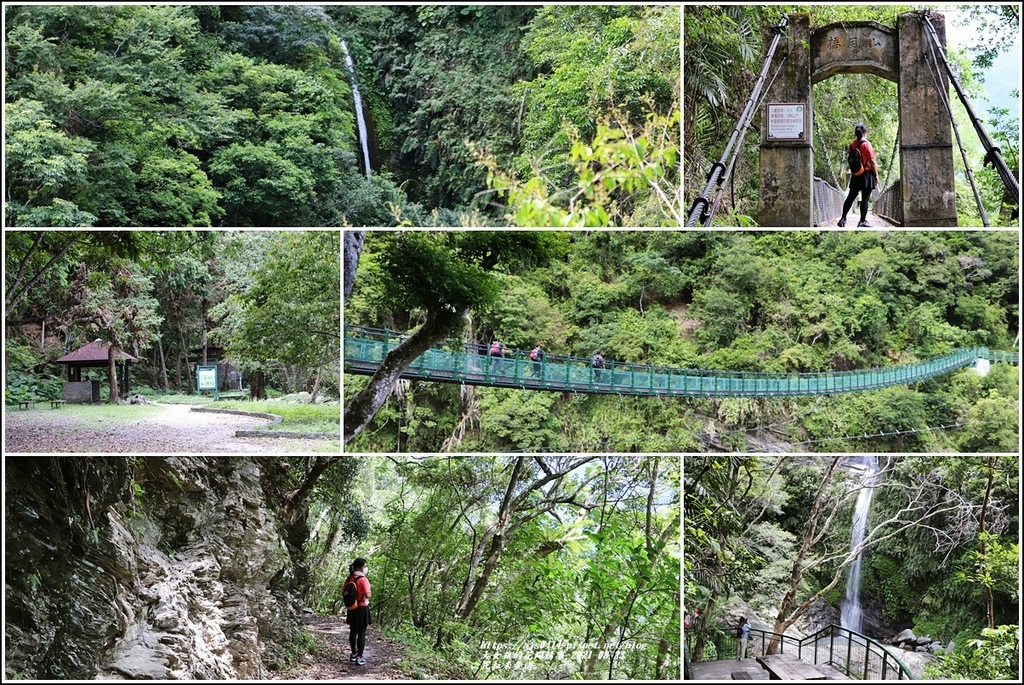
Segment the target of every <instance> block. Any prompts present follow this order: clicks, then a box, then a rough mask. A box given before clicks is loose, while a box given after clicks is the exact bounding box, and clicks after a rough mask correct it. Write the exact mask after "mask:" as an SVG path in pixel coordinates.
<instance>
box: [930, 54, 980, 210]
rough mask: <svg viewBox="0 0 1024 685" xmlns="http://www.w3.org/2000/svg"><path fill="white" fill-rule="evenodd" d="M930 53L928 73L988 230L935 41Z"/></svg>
mask: <svg viewBox="0 0 1024 685" xmlns="http://www.w3.org/2000/svg"><path fill="white" fill-rule="evenodd" d="M928 51H929V52H930V53H931V57H932V59H931V62H929V67H931V68H930V69H929V70H928V71H929V73H931V75H932V81H934V82H935V92H936V93H938V95H939V101H940V102H941V103H942V106H943V107H945V108H946V114H947V115H948V116H949V121H950V122H951V123H952V124H953V134H954V135H955V136H956V144H957V147H959V148H960V157H961V158H963V160H964V170H965V171H966V172H967V180H968V181H970V182H971V191H972V192H973V193H974V202H975V204H976V205H978V213H979V214H980V215H981V223H982V225H984V226H985V227H986V228H988V226H989V221H988V214H987V213H986V212H985V204H984V203H983V202H982V201H981V193H979V192H978V184H977V183H975V181H974V172H972V171H971V163H970V161H968V159H967V151H966V150H965V149H964V142H963V140H961V138H960V127H959V126H957V123H956V117H954V116H953V106H952V104H951V103H950V101H949V92H948V90H947V89H944V88H943V87H942V70H941V69H940V68H939V61H938V58H937V57H936V55H935V45H934V41H928Z"/></svg>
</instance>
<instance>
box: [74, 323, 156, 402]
mask: <svg viewBox="0 0 1024 685" xmlns="http://www.w3.org/2000/svg"><path fill="white" fill-rule="evenodd" d="M137 361H138V359H136V358H135V357H133V356H132V355H130V354H128V353H127V352H118V354H117V356H116V358H115V360H114V368H115V369H117V368H118V362H120V372H118V374H117V375H118V379H117V384H118V388H119V389H120V393H121V397H127V396H128V362H137ZM57 363H58V364H65V365H66V366H67V367H68V380H67V381H65V383H64V393H63V395H64V399H65V400H66V401H68V402H72V403H88V402H91V403H93V404H98V403H99V401H100V382H99V381H89V380H85V381H83V380H82V369H86V368H103V369H109V368H110V346H109V345H107V344H106V343H105V342H103V341H102V340H100V339H99V338H97V339H96V340H93V341H92V342H91V343H88V344H87V345H83V346H82V347H79V348H78V349H77V350H72V351H71V352H68V353H67V354H65V355H64V356H63V357H61V358H60V359H58V360H57Z"/></svg>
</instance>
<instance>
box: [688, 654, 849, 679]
mask: <svg viewBox="0 0 1024 685" xmlns="http://www.w3.org/2000/svg"><path fill="white" fill-rule="evenodd" d="M817 668H818V670H819V671H824V672H825V673H827V674H828V680H853V679H852V678H850V677H849V676H847V675H845V674H844V673H843V672H842V671H840V670H839V669H837V668H833V667H832V666H825V665H823V664H817ZM734 672H743V673H748V674H749V675H750V679H751V680H768V671H766V670H764V669H763V668H761V664H759V663H757V662H756V661H754V659H743V660H742V661H740V660H739V659H724V660H722V661H701V662H698V663H692V664H690V673H691V674H692V675H693V679H694V680H732V679H733V678H732V674H733V673H734Z"/></svg>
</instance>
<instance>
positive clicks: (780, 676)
mask: <svg viewBox="0 0 1024 685" xmlns="http://www.w3.org/2000/svg"><path fill="white" fill-rule="evenodd" d="M757 663H759V664H761V667H762V668H764V669H766V670H767V671H768V679H769V680H826V679H827V678H828V676H827V675H826V674H825V673H823V672H822V671H820V670H818V669H817V668H816V667H815V666H814V665H813V664H809V663H807V662H806V661H801V660H800V659H798V658H796V657H795V656H794V655H792V654H770V655H768V656H759V657H757Z"/></svg>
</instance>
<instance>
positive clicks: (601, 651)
mask: <svg viewBox="0 0 1024 685" xmlns="http://www.w3.org/2000/svg"><path fill="white" fill-rule="evenodd" d="M679 476H680V464H679V459H678V458H666V457H656V456H648V457H643V458H636V457H630V458H624V457H598V456H589V457H587V456H583V457H579V456H576V457H544V456H534V457H528V456H520V457H508V458H500V457H461V458H459V457H423V458H414V459H406V458H383V457H381V458H376V457H372V458H371V457H365V458H355V457H350V458H347V459H346V460H343V462H342V463H341V464H339V465H338V466H337V467H333V468H332V469H331V470H330V471H327V472H325V475H324V476H323V478H322V479H321V481H320V482H319V483H318V485H317V487H316V490H315V491H314V501H313V504H312V505H311V508H310V527H311V532H310V542H309V544H308V545H307V553H308V555H309V563H310V566H311V568H312V569H313V576H314V584H313V587H312V591H311V592H310V597H311V598H312V601H313V602H314V608H316V609H317V611H318V613H324V614H330V613H334V609H335V608H336V607H337V605H338V604H339V602H340V600H341V593H342V585H343V583H344V581H345V578H346V576H347V575H348V566H349V563H350V562H351V561H352V559H354V558H356V557H365V558H367V559H368V560H369V562H370V565H371V568H372V571H371V573H370V576H369V577H370V580H371V582H372V584H373V612H374V622H375V625H379V626H382V627H383V629H384V630H385V631H386V632H387V633H389V634H391V635H393V636H395V637H396V638H398V639H400V640H401V641H402V642H403V643H405V644H406V645H407V648H408V653H409V659H410V661H411V664H412V666H413V668H414V673H420V674H430V676H433V677H445V676H447V677H462V678H467V677H468V678H482V679H506V678H516V679H519V678H537V679H562V678H587V679H594V678H596V679H604V678H608V679H628V680H644V679H670V680H671V679H678V678H679V672H680V668H679V653H680V649H679V639H678V636H679V631H680V624H679V620H680V609H679V607H680V594H679V593H680V587H681V584H680V578H679V570H680V563H679V521H680V517H679ZM367 550H370V551H369V552H367Z"/></svg>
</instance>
